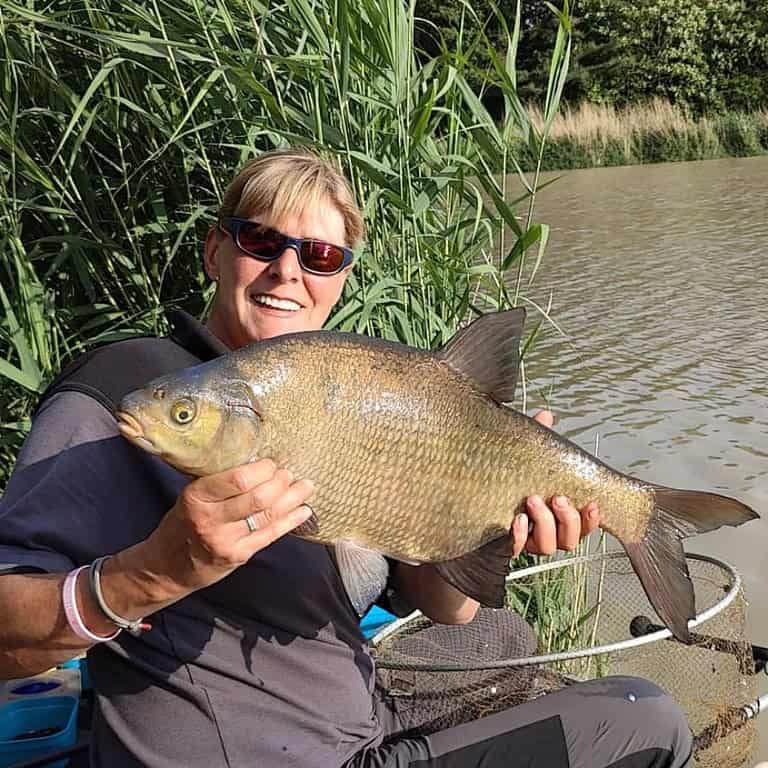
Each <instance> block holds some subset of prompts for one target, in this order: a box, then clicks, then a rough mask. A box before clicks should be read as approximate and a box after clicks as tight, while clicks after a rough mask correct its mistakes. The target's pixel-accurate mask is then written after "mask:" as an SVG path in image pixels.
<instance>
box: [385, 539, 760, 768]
mask: <svg viewBox="0 0 768 768" xmlns="http://www.w3.org/2000/svg"><path fill="white" fill-rule="evenodd" d="M688 565H689V570H690V572H691V578H692V580H693V583H694V588H695V590H696V607H697V615H699V614H701V613H702V612H703V611H705V610H707V609H710V608H712V607H713V606H717V605H718V604H719V603H722V602H724V601H725V600H724V599H725V598H726V596H727V595H729V594H731V593H734V592H735V596H734V599H732V600H731V601H730V602H729V603H728V605H727V606H721V607H720V608H719V609H718V610H716V611H715V612H714V615H713V616H712V617H711V618H708V619H707V620H706V621H703V622H701V623H700V624H698V625H697V626H696V627H695V629H694V630H693V631H694V633H695V636H694V639H695V642H694V645H693V646H686V645H683V644H681V643H679V642H677V641H675V640H666V639H665V640H656V641H654V642H649V643H647V644H645V645H641V646H635V647H627V648H621V649H617V650H610V651H608V652H605V653H595V654H592V655H589V656H586V657H583V658H572V659H559V660H554V661H547V662H540V663H530V662H528V661H527V659H528V658H529V657H532V656H537V655H538V656H541V655H544V654H547V655H549V654H555V653H561V652H568V651H578V650H583V649H594V648H597V647H599V646H606V645H614V644H621V643H624V642H626V641H632V639H633V635H636V634H638V633H640V634H642V630H644V629H645V630H647V629H648V628H649V625H653V624H659V623H660V622H659V619H658V618H657V616H656V614H655V613H654V611H653V609H652V608H651V606H650V604H649V602H648V600H647V598H646V596H645V593H644V591H643V589H642V587H641V586H640V582H639V581H638V579H637V576H636V575H635V573H634V571H633V569H632V566H631V565H630V563H629V561H628V559H627V558H626V557H625V556H624V555H623V554H619V553H612V554H610V555H605V556H594V557H591V558H586V559H585V560H583V561H581V562H578V563H577V564H575V565H569V566H567V567H559V568H557V569H554V570H550V571H545V572H538V573H533V574H531V575H528V576H525V577H523V578H520V579H515V580H514V581H511V582H510V583H509V585H508V589H507V592H508V600H507V607H506V608H505V609H499V610H493V609H487V608H482V609H480V611H479V612H478V615H477V617H476V618H475V620H474V621H473V622H472V623H471V624H467V625H462V626H450V625H441V624H433V623H432V622H430V621H429V620H428V619H426V618H424V617H423V616H417V617H415V618H412V619H409V620H408V621H407V622H405V623H404V624H402V625H401V626H400V627H398V628H397V629H396V630H395V631H393V632H392V633H391V634H389V635H387V636H385V637H382V638H381V639H379V640H377V642H376V643H375V648H374V654H375V656H376V658H377V666H378V676H379V686H380V688H381V689H382V692H384V693H385V694H386V695H387V696H388V697H389V699H390V701H391V702H392V703H393V705H394V706H395V708H396V710H397V712H398V715H399V717H400V719H401V721H402V722H403V723H404V725H405V726H406V727H407V728H408V729H412V730H414V731H417V732H421V733H431V732H434V731H436V730H441V729H443V728H448V727H451V726H454V725H458V724H460V723H463V722H467V721H469V720H473V719H477V718H479V717H483V716H484V715H488V714H492V713H493V712H498V711H501V710H503V709H507V708H509V707H512V706H515V705H517V704H521V703H523V702H525V701H529V700H531V699H533V698H535V697H537V696H540V695H542V694H544V693H547V692H549V691H552V690H555V689H557V688H560V687H563V686H565V685H568V684H571V683H572V682H574V681H578V680H585V679H590V678H594V677H602V676H605V675H636V676H639V677H644V678H646V679H649V680H652V681H653V682H655V683H657V684H658V685H660V686H661V687H662V688H664V689H665V690H667V691H668V692H669V693H670V694H672V696H674V698H675V699H676V700H677V701H678V703H679V704H680V705H681V706H682V707H683V709H684V710H685V712H686V714H687V716H688V720H689V723H690V725H691V729H692V731H693V733H694V735H695V736H696V737H697V738H696V741H695V747H696V750H697V751H696V758H695V763H694V764H695V765H696V766H698V768H710V766H712V767H713V768H714V766H718V768H731V767H732V768H741V766H744V765H745V764H746V762H747V761H748V760H749V758H750V755H751V753H752V748H753V742H754V725H753V722H752V721H751V720H746V719H745V718H744V717H743V715H742V713H741V712H742V711H741V708H742V707H744V706H745V705H747V704H749V703H750V702H752V701H753V700H754V699H755V698H756V695H757V693H756V685H755V678H754V674H753V671H754V666H753V662H752V651H751V646H750V644H749V643H748V642H747V640H746V638H745V609H746V602H745V599H744V594H743V590H742V587H741V586H739V587H738V589H736V590H734V587H735V583H734V577H733V575H732V574H731V572H730V570H729V569H728V568H727V567H725V566H723V565H721V564H718V563H714V562H710V561H708V560H700V559H696V558H691V557H689V559H688ZM521 617H524V618H521ZM633 622H634V623H633ZM630 627H631V628H632V629H630ZM521 662H522V663H521ZM494 664H495V665H496V667H495V668H493V665H494Z"/></svg>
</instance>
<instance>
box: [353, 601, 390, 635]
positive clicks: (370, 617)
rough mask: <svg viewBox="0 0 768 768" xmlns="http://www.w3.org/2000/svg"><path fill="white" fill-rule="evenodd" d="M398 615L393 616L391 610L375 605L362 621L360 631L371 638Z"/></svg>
mask: <svg viewBox="0 0 768 768" xmlns="http://www.w3.org/2000/svg"><path fill="white" fill-rule="evenodd" d="M395 619H397V616H393V615H392V614H391V613H390V612H389V611H385V610H384V609H383V608H379V606H378V605H374V606H373V608H371V609H370V610H369V611H368V613H366V614H365V616H363V618H362V620H361V621H360V631H361V632H362V633H363V637H364V638H365V639H366V640H370V639H371V638H372V637H373V636H374V635H375V634H376V633H377V632H378V631H379V630H380V629H383V628H384V627H386V626H387V624H389V623H391V622H393V621H395Z"/></svg>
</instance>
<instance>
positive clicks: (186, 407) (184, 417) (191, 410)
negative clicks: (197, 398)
mask: <svg viewBox="0 0 768 768" xmlns="http://www.w3.org/2000/svg"><path fill="white" fill-rule="evenodd" d="M171 418H172V419H173V420H174V421H175V422H176V423H177V424H189V422H190V421H192V420H193V419H194V418H195V404H194V403H193V402H192V401H191V400H177V401H176V402H175V403H174V404H173V407H172V408H171Z"/></svg>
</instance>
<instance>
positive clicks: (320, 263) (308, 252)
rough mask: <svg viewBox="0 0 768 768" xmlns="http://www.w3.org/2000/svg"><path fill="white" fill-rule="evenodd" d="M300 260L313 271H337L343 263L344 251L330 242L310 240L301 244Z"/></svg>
mask: <svg viewBox="0 0 768 768" xmlns="http://www.w3.org/2000/svg"><path fill="white" fill-rule="evenodd" d="M301 260H302V262H303V263H304V266H305V267H306V268H307V269H311V270H312V271H313V272H337V271H338V270H339V269H341V265H342V264H343V263H344V251H342V250H341V248H339V247H338V246H335V245H331V244H330V243H323V242H321V241H320V240H310V241H308V242H305V243H304V244H303V245H302V246H301Z"/></svg>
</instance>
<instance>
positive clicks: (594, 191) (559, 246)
mask: <svg viewBox="0 0 768 768" xmlns="http://www.w3.org/2000/svg"><path fill="white" fill-rule="evenodd" d="M767 187H768V158H765V157H761V158H748V159H738V160H734V159H728V160H715V161H706V162H693V163H669V164H661V165H646V166H631V167H622V168H602V169H589V170H579V171H569V172H566V173H565V174H564V175H563V176H562V178H560V179H559V180H558V181H557V182H555V183H554V184H552V185H551V186H550V187H548V188H546V189H545V190H542V191H541V192H540V194H539V198H538V201H537V206H536V216H535V219H536V220H538V221H544V222H547V223H550V224H551V225H552V234H551V238H550V243H549V246H548V249H547V254H546V256H545V260H544V262H543V264H542V266H541V268H540V272H539V274H538V275H537V277H536V280H535V284H534V287H533V288H532V289H531V292H530V294H529V295H530V297H531V298H533V299H535V300H536V301H540V302H544V303H546V301H547V300H548V298H549V295H550V292H551V296H552V302H553V304H552V310H551V312H552V316H553V318H554V319H555V321H556V322H557V323H558V325H559V326H560V327H561V329H562V330H563V332H564V333H565V334H566V336H565V337H564V336H562V335H560V334H558V333H557V332H555V331H554V330H550V331H549V332H548V333H547V335H546V337H545V338H544V339H543V340H541V341H540V342H539V343H538V344H537V347H536V349H535V350H534V351H533V352H532V354H531V355H530V357H529V359H528V367H527V374H528V377H529V390H528V398H529V399H528V410H529V411H531V410H532V409H535V408H538V407H542V406H545V405H547V403H548V404H549V407H550V408H551V409H552V410H553V411H554V412H555V413H556V415H557V418H558V422H557V425H556V428H557V429H558V430H559V431H561V432H562V433H564V434H566V435H568V436H569V437H570V438H571V439H573V440H574V441H575V442H577V443H578V444H579V445H580V446H582V447H583V448H586V449H587V450H590V451H593V452H594V450H595V446H596V440H599V444H598V446H599V449H598V450H599V455H600V458H601V459H603V460H604V461H606V462H607V463H608V464H610V465H612V466H614V467H616V468H617V469H621V470H622V471H626V472H628V473H630V474H633V475H636V476H638V477H641V478H643V479H647V480H652V481H654V482H657V483H663V484H665V485H671V486H675V487H680V488H692V489H701V490H712V491H718V492H721V493H725V494H728V495H733V496H736V497H737V498H739V499H741V500H742V501H743V502H745V503H746V504H749V505H750V506H751V507H752V508H753V509H755V510H756V511H757V512H758V513H759V514H760V515H761V516H762V519H761V520H758V521H755V522H752V523H749V524H748V525H746V526H743V527H741V528H737V529H732V528H722V529H720V530H719V531H716V532H713V533H710V534H706V535H703V536H698V537H696V538H695V539H688V540H687V542H686V549H687V551H689V552H701V553H705V554H709V555H713V556H715V557H718V558H721V559H723V560H725V561H727V562H729V563H731V564H732V565H733V566H735V567H736V568H737V570H739V571H740V572H741V573H742V574H743V576H744V577H745V582H746V590H747V598H748V599H749V603H750V607H749V626H748V632H749V635H750V637H751V639H752V641H753V642H755V643H758V644H760V645H768V589H766V582H767V581H768V306H767V305H768V193H767V192H766V188H767ZM529 319H532V315H531V314H529ZM761 688H762V690H763V691H765V690H768V678H766V677H762V682H761ZM758 722H759V726H758V730H759V731H761V740H760V745H759V747H758V754H757V756H756V757H759V758H760V759H766V758H768V714H764V715H761V721H758Z"/></svg>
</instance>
